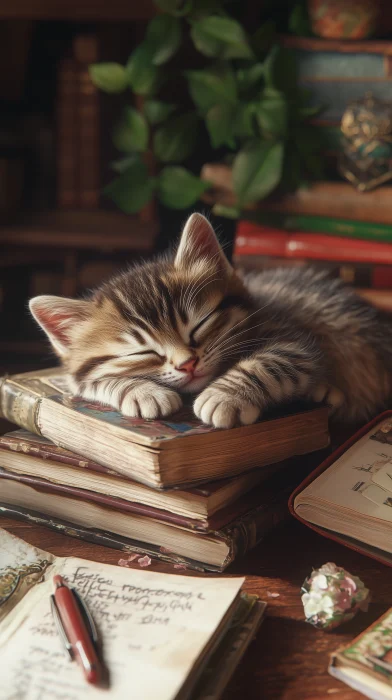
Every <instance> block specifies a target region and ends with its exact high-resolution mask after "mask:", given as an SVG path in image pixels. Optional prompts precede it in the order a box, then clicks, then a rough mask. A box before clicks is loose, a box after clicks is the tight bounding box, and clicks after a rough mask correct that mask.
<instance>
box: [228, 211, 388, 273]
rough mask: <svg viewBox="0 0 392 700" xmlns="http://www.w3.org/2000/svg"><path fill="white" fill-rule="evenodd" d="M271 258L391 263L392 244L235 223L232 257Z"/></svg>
mask: <svg viewBox="0 0 392 700" xmlns="http://www.w3.org/2000/svg"><path fill="white" fill-rule="evenodd" d="M245 255H267V256H274V257H282V258H290V259H306V260H326V261H338V262H357V263H373V264H381V265H392V245H390V244H389V243H378V242H373V241H364V240H356V239H347V238H339V237H336V236H325V235H322V234H318V233H300V232H294V233H288V232H285V231H282V230H280V229H274V228H271V227H268V226H260V225H259V224H254V223H252V222H250V221H240V222H239V224H238V226H237V232H236V238H235V246H234V256H235V257H237V258H238V257H239V256H245Z"/></svg>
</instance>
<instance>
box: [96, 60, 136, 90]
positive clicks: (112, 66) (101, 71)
mask: <svg viewBox="0 0 392 700" xmlns="http://www.w3.org/2000/svg"><path fill="white" fill-rule="evenodd" d="M88 72H89V75H90V78H91V80H92V82H93V84H94V85H95V87H97V88H99V89H100V90H103V91H104V92H109V93H115V92H124V90H125V89H126V88H127V86H128V77H127V73H126V70H125V68H124V66H121V65H120V64H119V63H92V64H91V65H90V66H89V67H88Z"/></svg>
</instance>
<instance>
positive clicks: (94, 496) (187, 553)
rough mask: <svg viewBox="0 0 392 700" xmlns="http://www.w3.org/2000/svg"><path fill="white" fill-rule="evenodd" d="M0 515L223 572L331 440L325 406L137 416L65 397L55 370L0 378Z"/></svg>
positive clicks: (282, 509)
mask: <svg viewBox="0 0 392 700" xmlns="http://www.w3.org/2000/svg"><path fill="white" fill-rule="evenodd" d="M0 409H1V411H2V414H3V416H4V417H5V418H6V419H8V420H10V421H11V422H14V423H16V424H18V425H19V426H21V428H22V429H21V430H15V431H13V432H11V433H8V434H6V435H4V436H3V437H1V438H0V514H3V515H8V516H11V517H17V518H22V519H25V520H28V521H29V522H35V523H38V524H44V525H47V526H49V527H51V528H53V529H56V530H58V531H61V532H66V533H68V534H70V535H72V536H75V537H80V538H83V539H87V540H89V541H93V542H97V543H100V544H106V545H108V546H111V547H116V548H118V549H120V550H122V551H126V552H130V551H133V552H139V553H141V554H148V555H151V556H154V557H158V558H160V559H162V560H165V561H170V562H175V563H177V564H185V565H186V566H188V567H190V568H194V569H199V570H208V571H222V570H224V569H225V568H226V567H227V566H228V565H229V564H230V563H231V562H232V561H233V560H234V559H235V558H236V557H237V556H239V555H241V554H243V553H244V552H246V551H247V550H248V549H250V548H251V547H252V546H254V545H255V544H256V543H257V542H258V541H259V540H260V539H261V538H262V537H263V536H264V535H265V534H266V533H267V532H268V531H269V530H270V529H271V528H272V527H273V526H275V525H276V524H277V523H278V522H281V521H282V519H284V518H285V516H286V514H287V513H288V507H287V500H288V496H289V494H290V492H291V491H292V490H293V488H294V486H295V485H297V484H298V481H299V479H300V478H301V475H303V469H301V467H303V468H305V469H307V468H309V466H313V467H314V460H315V459H316V463H318V462H320V461H321V460H320V456H319V454H315V455H313V456H312V460H313V461H312V464H311V465H309V464H308V460H309V457H301V460H300V462H301V463H300V464H298V462H299V460H294V459H291V458H293V456H295V455H308V454H309V453H312V452H314V451H318V450H321V449H323V448H326V447H327V446H328V444H329V435H328V411H327V408H326V407H324V406H309V405H296V406H288V407H286V408H285V410H284V412H283V413H282V412H280V413H279V414H275V415H274V414H270V415H269V416H268V417H266V418H265V419H264V420H263V421H261V422H259V423H257V424H255V425H250V426H244V427H239V428H233V429H231V430H224V431H220V430H215V429H212V428H210V427H208V426H206V425H203V424H201V423H200V422H199V421H197V419H196V418H195V417H194V416H192V414H191V412H190V411H188V413H187V412H186V410H184V412H183V413H180V414H176V415H175V416H173V417H168V418H167V419H166V420H160V421H155V420H154V421H146V420H142V419H131V418H126V417H124V416H122V415H121V414H120V413H117V412H116V411H114V410H113V409H111V408H110V407H106V406H101V405H96V404H91V403H88V402H86V401H83V400H81V399H77V398H76V399H75V398H71V397H70V396H68V394H67V391H66V383H65V381H64V375H62V374H61V373H60V371H59V369H55V370H41V371H39V372H30V373H26V374H22V375H15V376H13V377H5V378H4V379H3V382H2V385H1V388H0Z"/></svg>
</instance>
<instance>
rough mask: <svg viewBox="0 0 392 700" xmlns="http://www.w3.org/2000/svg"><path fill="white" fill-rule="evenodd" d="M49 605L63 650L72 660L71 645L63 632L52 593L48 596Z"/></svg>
mask: <svg viewBox="0 0 392 700" xmlns="http://www.w3.org/2000/svg"><path fill="white" fill-rule="evenodd" d="M50 607H51V609H52V615H53V619H54V623H55V625H56V627H57V632H58V633H59V637H60V639H61V641H62V643H63V646H64V649H65V652H66V654H67V656H68V657H69V658H70V659H71V660H72V659H73V651H72V645H71V644H70V641H69V639H68V637H67V634H66V632H65V629H64V627H63V623H62V620H61V616H60V613H59V611H58V607H57V603H56V601H55V598H54V595H51V596H50Z"/></svg>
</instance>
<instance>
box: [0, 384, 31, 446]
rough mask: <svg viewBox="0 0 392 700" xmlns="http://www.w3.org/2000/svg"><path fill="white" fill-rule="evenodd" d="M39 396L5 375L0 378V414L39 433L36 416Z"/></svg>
mask: <svg viewBox="0 0 392 700" xmlns="http://www.w3.org/2000/svg"><path fill="white" fill-rule="evenodd" d="M40 403H41V396H38V395H37V394H36V393H35V392H34V391H33V390H31V391H29V389H28V388H26V387H23V388H22V387H20V386H19V385H18V384H16V383H14V382H13V381H12V380H9V379H7V377H2V378H1V379H0V416H1V417H2V418H6V420H9V421H10V422H11V423H16V425H19V426H20V427H21V428H25V429H26V430H29V431H30V432H31V433H35V434H37V435H41V431H40V429H39V427H38V416H39V409H40Z"/></svg>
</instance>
